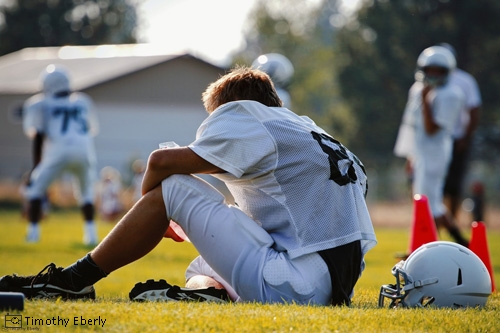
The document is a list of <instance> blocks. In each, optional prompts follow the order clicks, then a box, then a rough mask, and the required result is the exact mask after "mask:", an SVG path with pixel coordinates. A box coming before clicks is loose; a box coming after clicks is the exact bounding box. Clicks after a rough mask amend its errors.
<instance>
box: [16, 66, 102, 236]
mask: <svg viewBox="0 0 500 333" xmlns="http://www.w3.org/2000/svg"><path fill="white" fill-rule="evenodd" d="M41 81H42V86H43V93H40V94H37V95H35V96H32V97H30V98H29V99H28V100H27V101H26V102H25V103H24V106H23V110H24V111H23V115H24V116H23V127H24V131H25V133H26V135H27V136H28V137H29V138H31V139H32V140H33V159H34V160H33V170H32V172H31V175H30V178H29V183H28V186H27V189H26V196H27V198H28V200H29V208H28V209H29V211H28V218H29V222H30V224H29V226H28V234H27V238H26V240H27V241H28V242H38V241H39V238H40V228H39V222H40V218H41V214H42V209H41V204H42V197H43V195H44V194H45V192H46V190H47V188H48V187H49V185H50V184H51V183H52V182H53V181H54V180H55V179H56V177H58V176H59V175H61V174H62V173H63V172H65V171H69V172H71V173H72V174H73V175H74V176H76V178H77V180H78V185H79V189H80V190H81V191H80V192H81V193H80V196H79V200H80V204H81V208H82V213H83V216H84V219H85V222H86V223H85V228H84V241H85V243H88V244H96V243H97V233H96V227H95V223H94V182H95V180H96V179H95V178H96V174H95V173H96V169H95V168H96V156H95V151H94V142H93V138H92V136H93V135H95V134H96V133H97V120H96V118H95V115H94V113H93V112H94V111H93V108H94V107H93V103H92V100H91V99H90V97H89V96H87V95H86V94H84V93H80V92H71V87H70V78H69V75H68V72H67V70H66V69H65V68H63V67H61V66H56V65H49V66H47V68H45V70H44V71H43V73H42V77H41Z"/></svg>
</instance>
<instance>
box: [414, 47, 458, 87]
mask: <svg viewBox="0 0 500 333" xmlns="http://www.w3.org/2000/svg"><path fill="white" fill-rule="evenodd" d="M456 66H457V62H456V60H455V56H454V55H453V53H451V51H450V50H448V49H447V48H445V47H443V46H431V47H428V48H426V49H425V50H423V51H422V53H420V55H419V56H418V59H417V70H416V72H415V80H417V81H420V82H424V83H426V84H429V85H431V86H442V85H444V84H446V82H447V81H448V76H449V74H450V73H451V72H452V71H454V70H455V68H456ZM429 67H433V68H437V69H440V70H441V73H440V74H434V73H433V74H429V73H426V71H427V69H428V68H429Z"/></svg>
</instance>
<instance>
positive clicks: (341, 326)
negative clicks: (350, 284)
mask: <svg viewBox="0 0 500 333" xmlns="http://www.w3.org/2000/svg"><path fill="white" fill-rule="evenodd" d="M25 228H26V223H25V222H24V221H22V220H21V218H20V216H19V214H18V213H17V212H15V211H4V212H0V263H1V265H0V276H2V275H5V274H12V273H14V272H17V273H19V274H23V275H24V274H34V273H37V272H38V271H40V270H41V269H42V268H43V267H44V266H45V265H46V264H48V263H50V262H55V263H56V264H57V265H58V266H66V265H69V264H71V263H73V262H74V261H75V260H76V259H79V258H80V257H82V256H84V255H85V254H86V253H87V252H88V251H90V249H89V248H86V247H84V246H83V245H82V243H81V238H82V222H80V216H79V215H78V213H77V212H72V211H60V212H54V213H52V214H51V215H50V216H49V217H48V218H47V219H46V220H45V221H44V222H43V225H42V240H41V242H40V243H38V244H26V243H25V242H24V233H25ZM111 228H112V225H110V224H105V223H99V233H100V236H101V237H104V236H105V235H106V233H107V232H108V231H109V230H110V229H111ZM376 233H377V237H378V240H379V244H378V245H377V246H376V247H375V248H374V249H373V250H372V251H371V252H370V253H369V254H368V256H367V258H366V261H367V268H366V270H365V272H364V273H363V276H362V277H361V279H360V280H359V282H358V284H357V285H356V289H355V297H354V299H353V305H352V306H351V307H350V308H346V307H337V308H333V307H322V306H300V305H294V304H290V305H262V304H254V303H249V304H241V303H235V304H223V305H219V304H203V303H132V302H130V301H129V300H128V292H129V291H130V289H131V288H132V287H133V285H134V284H135V283H136V282H139V281H145V280H147V279H150V278H154V279H159V278H165V279H166V280H167V281H169V282H170V283H173V284H179V285H182V284H183V281H184V270H185V268H186V266H187V265H188V263H189V262H190V260H192V259H193V258H194V257H195V256H196V250H195V249H194V248H193V246H192V245H191V244H189V243H174V242H172V241H168V240H165V241H163V242H162V243H160V245H159V246H158V247H157V248H156V249H155V250H154V251H153V252H152V253H150V254H149V255H147V256H146V257H144V258H143V259H141V260H139V261H137V262H135V263H132V264H131V265H129V266H127V267H124V268H122V269H120V270H118V271H116V272H114V273H112V274H111V275H110V276H108V277H107V278H106V279H104V280H102V281H100V282H98V283H97V284H96V285H95V287H96V290H97V296H98V297H97V300H96V301H76V302H64V301H26V302H25V309H24V311H22V312H16V311H11V312H10V314H21V315H22V316H23V317H24V318H23V328H25V329H29V330H40V331H43V332H45V331H46V332H66V331H68V330H69V331H87V330H101V331H104V332H188V331H189V332H500V295H499V293H498V292H496V293H494V294H493V295H492V296H491V297H490V299H489V301H488V304H487V306H486V307H485V308H482V309H461V310H449V309H397V310H392V309H380V308H378V307H377V298H378V291H379V288H380V285H381V284H384V283H392V282H393V276H392V275H391V274H390V270H391V268H392V266H393V265H394V264H395V263H396V262H397V260H396V259H395V258H394V254H395V253H396V252H404V251H405V250H406V249H407V247H408V241H409V239H408V230H406V229H377V230H376ZM443 239H446V238H443ZM488 243H489V249H490V255H491V260H492V262H493V266H494V274H495V276H496V279H495V282H496V285H497V287H498V281H499V280H498V276H499V274H500V232H499V231H498V230H495V231H493V230H491V231H488ZM5 314H6V313H5V311H4V312H1V313H0V315H2V317H3V315H5ZM28 317H30V318H28ZM52 318H55V319H56V323H57V319H58V318H59V319H66V320H69V322H68V324H67V326H66V327H64V326H62V325H59V326H58V325H55V326H54V325H51V326H47V320H50V319H52ZM81 318H84V319H89V318H90V319H99V318H100V319H101V323H102V320H106V321H105V323H104V325H103V327H101V326H93V325H92V326H90V325H88V324H85V325H82V324H81ZM32 319H37V320H39V321H38V322H32V321H31V320H32ZM75 319H76V322H75ZM0 320H2V323H0V327H1V328H2V329H4V328H5V322H4V318H0ZM40 320H43V325H41V321H40ZM96 324H97V322H96ZM5 330H6V331H7V329H5Z"/></svg>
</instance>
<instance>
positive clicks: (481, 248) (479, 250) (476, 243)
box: [469, 222, 495, 291]
mask: <svg viewBox="0 0 500 333" xmlns="http://www.w3.org/2000/svg"><path fill="white" fill-rule="evenodd" d="M469 249H470V250H471V251H472V252H474V253H475V254H476V255H477V256H478V257H479V258H480V259H481V260H482V261H483V263H484V265H485V266H486V268H487V269H488V273H490V278H491V291H495V277H494V276H493V269H492V266H491V259H490V252H489V251H488V240H487V238H486V226H485V225H484V223H482V222H472V234H471V238H470V242H469Z"/></svg>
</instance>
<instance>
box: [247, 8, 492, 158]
mask: <svg viewBox="0 0 500 333" xmlns="http://www.w3.org/2000/svg"><path fill="white" fill-rule="evenodd" d="M345 1H348V0H345ZM310 4H311V1H301V2H298V1H293V0H286V1H263V2H261V3H260V5H259V6H258V7H257V10H256V12H255V13H254V15H253V23H252V24H251V29H249V31H248V33H247V46H248V47H247V49H246V50H245V52H243V53H242V54H240V55H239V56H240V59H241V58H245V57H246V58H247V59H248V58H250V59H249V61H250V62H251V60H253V59H252V57H253V58H254V57H256V56H257V54H258V53H267V52H278V53H282V54H284V55H286V56H287V57H289V58H290V60H291V61H292V62H293V63H294V66H295V70H296V74H295V77H294V79H293V82H292V84H291V85H290V93H291V97H292V104H293V109H294V110H295V111H296V112H298V113H305V114H308V115H310V116H311V117H312V118H313V119H315V120H316V121H317V122H319V123H320V124H321V125H322V126H323V127H326V128H327V129H328V130H330V131H331V132H332V133H333V134H334V135H335V136H336V137H338V138H339V139H340V140H341V141H343V142H345V143H346V144H348V146H349V147H352V149H353V150H354V151H356V152H358V154H361V155H363V160H364V161H367V163H371V162H373V163H376V164H378V163H386V162H387V160H388V159H390V158H392V157H393V154H392V148H393V145H394V141H395V138H396V134H397V129H398V125H399V122H400V120H401V116H402V112H403V109H404V106H405V103H406V99H407V94H408V89H409V87H410V86H411V84H412V83H413V80H414V77H413V76H414V70H415V65H416V59H417V57H418V55H419V54H420V52H421V51H422V50H423V49H424V48H426V47H428V46H431V45H434V44H437V43H441V42H447V43H449V44H451V45H453V46H454V47H455V49H456V50H457V55H458V65H459V67H461V68H462V69H465V70H467V71H468V72H470V73H471V74H473V75H474V76H475V77H476V79H477V80H478V83H479V85H480V89H481V93H482V97H483V108H482V118H481V130H482V131H483V132H484V131H487V130H488V128H491V127H492V126H490V125H489V124H495V125H496V126H497V127H498V124H499V123H500V115H499V113H498V112H497V111H496V110H498V108H499V107H500V95H499V94H498V93H497V92H498V91H500V76H498V75H495V73H498V72H499V68H498V67H499V66H500V62H499V61H498V58H499V57H498V56H499V55H500V35H499V34H498V31H500V20H498V19H497V18H498V17H499V16H500V2H497V1H495V0H484V1H468V0H364V1H363V2H362V3H361V7H360V9H359V10H358V11H357V12H356V14H355V15H353V16H349V15H347V14H346V13H345V12H343V11H342V7H341V4H342V1H340V0H323V1H320V2H319V5H318V6H317V7H316V8H311V7H310ZM297 27H299V28H297ZM240 59H239V60H240Z"/></svg>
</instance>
